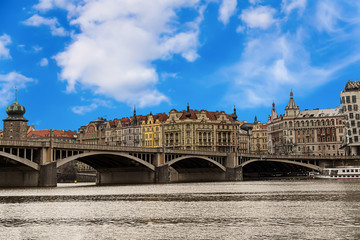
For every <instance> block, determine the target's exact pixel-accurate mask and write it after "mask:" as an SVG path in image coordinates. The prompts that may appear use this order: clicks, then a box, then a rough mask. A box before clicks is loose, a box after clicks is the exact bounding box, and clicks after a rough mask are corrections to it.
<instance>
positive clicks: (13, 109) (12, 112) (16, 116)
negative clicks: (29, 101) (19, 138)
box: [4, 98, 27, 121]
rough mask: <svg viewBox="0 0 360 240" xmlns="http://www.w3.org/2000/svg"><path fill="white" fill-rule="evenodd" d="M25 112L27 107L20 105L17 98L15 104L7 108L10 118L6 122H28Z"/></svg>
mask: <svg viewBox="0 0 360 240" xmlns="http://www.w3.org/2000/svg"><path fill="white" fill-rule="evenodd" d="M25 112H26V110H25V107H24V106H22V105H20V104H19V103H18V101H17V99H16V98H15V101H14V103H13V104H11V105H10V106H8V107H7V108H6V113H7V114H8V117H7V118H5V119H4V121H27V119H25V118H24V117H23V115H24V114H25Z"/></svg>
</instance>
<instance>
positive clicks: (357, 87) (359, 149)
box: [340, 80, 360, 156]
mask: <svg viewBox="0 0 360 240" xmlns="http://www.w3.org/2000/svg"><path fill="white" fill-rule="evenodd" d="M359 101H360V83H359V81H351V80H350V81H348V82H347V83H346V85H345V87H344V90H343V91H342V92H341V93H340V102H341V109H342V111H343V113H344V116H345V126H346V127H345V138H344V142H343V146H342V147H344V150H345V153H346V155H351V156H353V155H360V141H359V136H360V109H359V105H358V104H359Z"/></svg>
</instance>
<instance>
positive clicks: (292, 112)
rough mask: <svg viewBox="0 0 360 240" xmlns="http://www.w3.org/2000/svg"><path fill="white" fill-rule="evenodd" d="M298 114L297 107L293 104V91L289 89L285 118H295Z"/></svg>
mask: <svg viewBox="0 0 360 240" xmlns="http://www.w3.org/2000/svg"><path fill="white" fill-rule="evenodd" d="M298 113H299V107H298V106H297V105H296V103H295V100H294V93H293V91H292V89H291V91H290V99H289V103H288V105H287V106H286V107H285V116H287V117H296V116H297V114H298Z"/></svg>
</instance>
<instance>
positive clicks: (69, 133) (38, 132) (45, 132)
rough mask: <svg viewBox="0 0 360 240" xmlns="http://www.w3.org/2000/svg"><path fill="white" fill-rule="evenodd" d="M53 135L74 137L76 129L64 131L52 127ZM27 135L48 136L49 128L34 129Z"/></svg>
mask: <svg viewBox="0 0 360 240" xmlns="http://www.w3.org/2000/svg"><path fill="white" fill-rule="evenodd" d="M52 132H53V137H67V138H74V137H75V135H77V132H76V131H71V130H68V131H65V130H56V129H53V130H52ZM27 137H38V138H45V137H50V130H34V131H30V132H29V133H28V134H27Z"/></svg>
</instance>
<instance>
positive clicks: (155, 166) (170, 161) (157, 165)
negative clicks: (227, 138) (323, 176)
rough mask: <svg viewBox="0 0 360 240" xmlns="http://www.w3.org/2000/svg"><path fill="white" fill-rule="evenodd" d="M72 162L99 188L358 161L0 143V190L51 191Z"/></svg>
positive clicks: (355, 159) (238, 177)
mask: <svg viewBox="0 0 360 240" xmlns="http://www.w3.org/2000/svg"><path fill="white" fill-rule="evenodd" d="M75 160H77V161H80V162H83V163H85V164H88V165H89V166H91V167H93V168H94V169H96V170H97V184H98V185H108V184H130V183H171V182H196V181H241V180H243V171H244V170H245V169H247V168H248V167H249V166H254V164H274V163H278V164H282V165H284V166H295V167H300V168H305V169H309V170H310V169H313V170H321V169H323V168H324V167H334V166H344V165H356V166H359V165H360V158H359V157H357V156H284V155H252V154H240V153H233V152H232V153H222V152H221V153H220V152H202V151H187V150H173V149H165V148H159V149H158V148H138V147H119V146H107V145H89V144H72V143H57V142H53V141H51V140H50V141H46V142H38V141H12V140H0V187H37V186H40V187H55V186H56V185H57V179H56V172H57V171H56V170H57V168H59V167H61V166H63V165H64V164H66V163H69V162H72V161H75ZM269 166H271V165H269Z"/></svg>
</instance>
